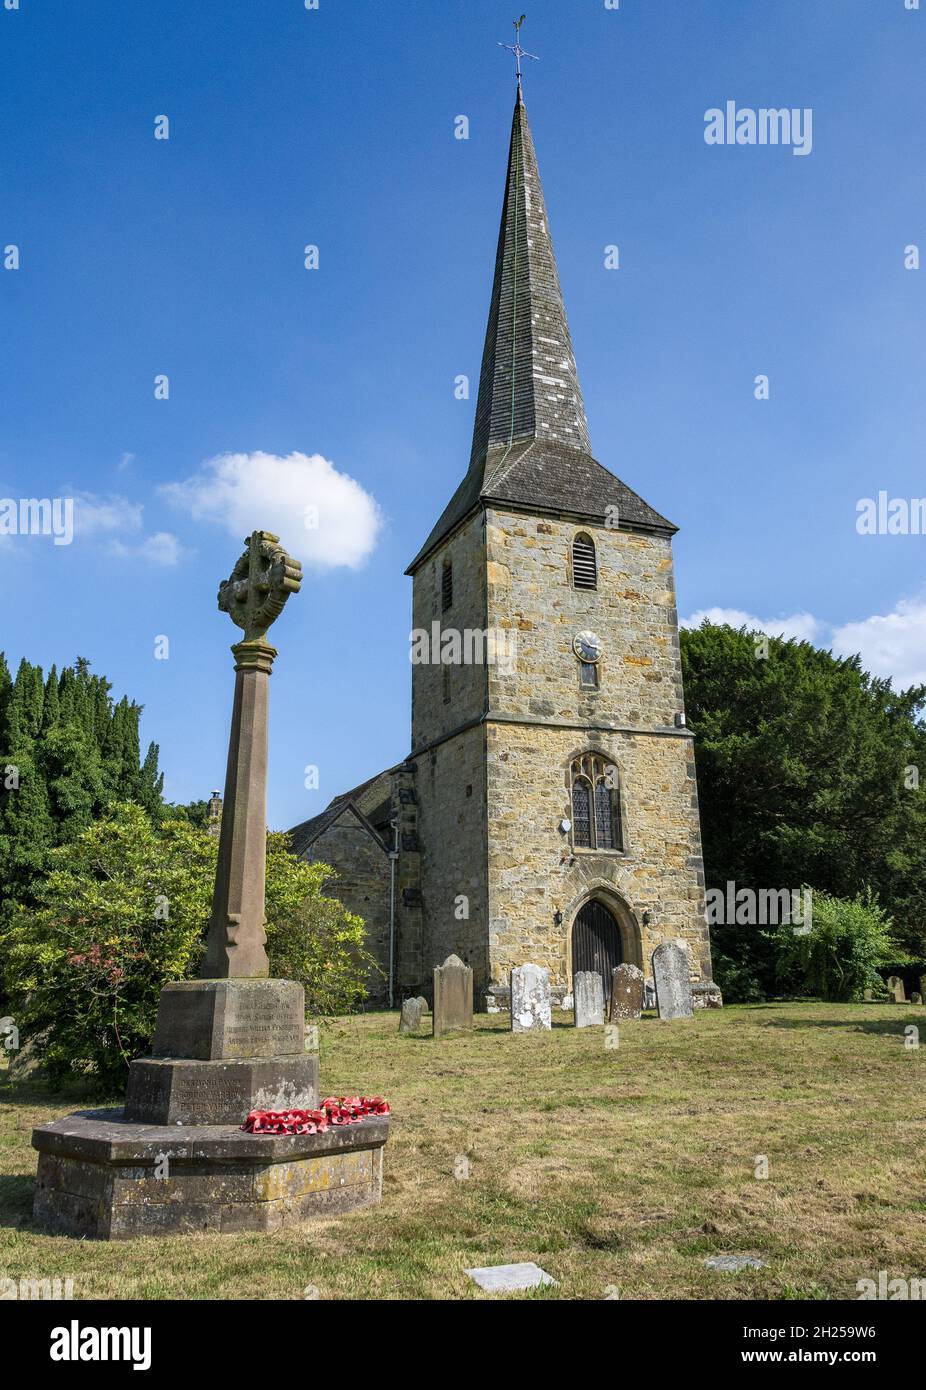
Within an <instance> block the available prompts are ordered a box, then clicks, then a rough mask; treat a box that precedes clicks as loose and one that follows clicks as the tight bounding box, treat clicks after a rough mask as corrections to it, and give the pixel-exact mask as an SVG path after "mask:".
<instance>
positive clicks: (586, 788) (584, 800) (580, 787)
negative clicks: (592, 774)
mask: <svg viewBox="0 0 926 1390" xmlns="http://www.w3.org/2000/svg"><path fill="white" fill-rule="evenodd" d="M591 801H592V788H591V784H590V783H589V782H587V781H586V780H585V778H584V777H574V778H573V782H572V840H573V844H576V845H579V847H580V848H582V849H591V846H592V809H591Z"/></svg>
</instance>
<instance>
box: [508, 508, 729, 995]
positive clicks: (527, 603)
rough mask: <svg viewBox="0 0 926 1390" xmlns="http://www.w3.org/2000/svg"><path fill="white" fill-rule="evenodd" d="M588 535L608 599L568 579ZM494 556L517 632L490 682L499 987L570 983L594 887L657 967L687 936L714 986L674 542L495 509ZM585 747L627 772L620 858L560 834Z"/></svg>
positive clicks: (699, 968)
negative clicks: (586, 901)
mask: <svg viewBox="0 0 926 1390" xmlns="http://www.w3.org/2000/svg"><path fill="white" fill-rule="evenodd" d="M578 531H585V532H587V533H588V534H590V535H591V536H592V537H593V539H594V541H595V546H596V553H597V562H598V587H597V589H596V590H578V589H575V588H573V585H572V574H571V557H572V542H573V538H574V536H575V534H576V533H577V532H578ZM486 558H487V573H486V578H487V601H488V609H487V611H488V615H489V621H490V622H491V623H496V624H498V625H500V626H502V627H508V628H509V629H511V630H513V631H517V633H518V647H517V655H516V660H515V662H514V668H513V670H512V672H511V673H510V674H504V673H503V672H502V670H501V669H495V668H490V669H489V673H488V691H489V715H488V726H487V766H488V787H487V807H488V825H487V832H488V845H489V875H488V879H489V951H490V973H491V976H492V980H493V981H494V982H496V983H499V984H504V983H505V982H506V981H507V973H508V971H509V969H510V968H511V967H512V966H513V965H519V964H523V963H524V961H525V960H534V961H536V962H537V963H538V964H543V965H546V966H548V967H549V968H550V971H551V976H552V978H553V981H554V982H555V983H556V984H558V985H560V986H566V985H568V982H569V978H570V975H571V960H570V955H569V932H570V928H571V923H572V918H573V916H574V914H575V911H576V910H577V908H578V906H579V905H580V904H581V901H582V898H583V896H584V895H585V894H587V893H588V892H589V891H590V890H592V889H599V890H603V891H606V890H607V889H610V890H611V891H613V892H614V893H616V894H618V895H619V896H620V899H621V900H622V901H623V902H625V903H626V904H627V907H628V909H629V913H630V915H631V917H632V919H633V923H634V930H635V932H636V933H637V939H638V942H639V952H640V956H641V959H640V960H638V962H637V963H639V964H641V965H643V966H644V968H645V970H646V973H647V974H648V973H649V961H650V956H651V954H652V950H653V948H654V947H655V946H656V945H657V944H658V943H659V941H661V940H665V939H670V938H671V939H677V938H681V939H684V940H685V941H686V942H687V943H688V944H689V946H690V948H691V956H692V965H693V974H694V977H695V979H699V978H700V979H710V975H711V968H710V948H709V942H708V933H707V928H706V925H705V921H704V914H703V893H704V878H703V864H702V859H701V840H700V826H699V822H698V809H697V785H696V780H695V768H694V755H693V748H692V741H691V738H690V736H689V735H688V734H687V733H686V732H685V731H684V730H679V729H677V728H676V727H675V715H676V713H677V712H678V711H680V710H682V709H683V708H684V703H683V695H682V679H681V659H680V654H679V646H678V630H677V615H676V610H675V589H674V579H673V573H672V555H671V544H670V541H669V539H668V538H667V537H660V536H652V535H648V534H647V535H644V534H639V533H633V532H628V531H620V530H616V529H615V530H609V529H606V528H604V527H590V526H578V525H575V524H573V523H571V522H567V521H564V520H560V519H551V518H538V517H533V516H527V515H524V514H518V513H512V512H502V511H497V510H494V509H490V510H489V512H488V516H487V528H486ZM582 628H590V629H591V630H593V631H594V632H595V633H596V634H597V635H598V636H599V637H600V638H601V640H602V643H603V656H602V660H601V663H600V672H601V674H600V684H599V688H598V689H597V690H594V691H587V690H584V689H582V688H581V687H580V685H579V663H578V662H577V660H576V658H575V656H574V654H573V651H572V639H573V637H574V635H575V633H576V632H577V631H579V630H581V629H582ZM589 748H591V749H597V750H599V751H600V752H601V753H602V755H603V756H605V757H606V758H607V759H608V760H609V761H610V762H612V763H613V764H614V766H615V767H617V769H618V772H619V776H620V783H621V803H622V815H623V826H624V835H625V849H624V852H617V851H612V852H603V853H594V852H592V851H589V850H583V849H579V848H575V847H574V846H573V845H572V843H571V837H570V836H564V835H563V833H562V832H561V831H560V830H559V828H558V827H559V822H560V821H561V820H562V819H563V818H564V817H566V818H569V819H571V815H572V812H571V808H570V801H569V775H568V774H569V762H570V759H571V758H572V757H573V756H574V755H575V754H576V753H577V752H579V751H581V750H583V749H589ZM557 912H559V913H562V914H563V916H562V922H561V923H560V924H559V925H558V926H557V925H556V923H555V920H554V918H555V914H556V913H557ZM644 912H647V913H649V915H650V923H649V925H648V926H644V924H643V921H642V918H643V913H644Z"/></svg>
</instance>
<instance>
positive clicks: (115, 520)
mask: <svg viewBox="0 0 926 1390" xmlns="http://www.w3.org/2000/svg"><path fill="white" fill-rule="evenodd" d="M143 510H144V508H143V507H142V505H141V503H140V502H130V501H129V499H128V498H127V497H120V496H115V495H112V496H109V497H99V496H97V494H96V493H93V492H78V493H75V494H74V534H75V536H76V537H77V539H78V540H84V539H86V538H87V537H88V536H99V535H101V534H102V535H105V534H106V533H107V532H111V531H140V530H141V519H142V512H143Z"/></svg>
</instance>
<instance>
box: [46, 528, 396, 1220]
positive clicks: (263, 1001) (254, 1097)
mask: <svg viewBox="0 0 926 1390" xmlns="http://www.w3.org/2000/svg"><path fill="white" fill-rule="evenodd" d="M245 544H246V545H247V550H246V552H245V554H244V555H243V556H242V557H241V559H240V560H239V561H238V563H237V565H236V566H235V569H234V571H233V572H232V575H231V578H230V579H228V580H227V581H226V582H225V583H224V584H223V585H222V586H221V588H220V589H219V607H220V608H221V609H223V610H224V611H225V612H227V613H229V614H230V616H231V617H232V619H233V621H234V622H235V623H237V624H238V626H239V627H242V628H244V640H243V641H241V642H238V643H237V644H236V645H235V646H234V647H232V653H233V655H234V657H235V700H234V707H233V711H232V722H231V737H230V740H229V749H228V768H227V773H226V779H225V803H224V811H223V816H222V828H221V832H220V838H219V854H218V864H217V867H216V879H215V890H214V892H213V897H212V916H211V919H210V923H209V931H208V936H207V941H206V952H205V958H204V962H203V968H202V971H201V978H200V979H197V980H179V981H176V982H175V983H171V984H167V985H165V986H164V988H163V989H162V990H161V996H160V1001H159V1005H158V1017H157V1025H156V1028H155V1034H154V1041H153V1043H152V1047H151V1056H150V1057H142V1058H139V1059H137V1060H136V1061H134V1062H132V1063H131V1064H130V1066H129V1081H128V1089H127V1093H126V1103H125V1108H124V1109H123V1110H88V1111H83V1112H81V1113H79V1114H77V1115H70V1116H69V1117H68V1118H67V1119H64V1120H57V1121H55V1123H54V1124H50V1125H40V1126H39V1127H38V1128H37V1129H35V1130H33V1132H32V1145H33V1148H35V1149H37V1150H38V1151H39V1168H38V1177H37V1179H36V1193H35V1203H34V1208H33V1214H34V1217H35V1220H36V1221H37V1222H38V1223H39V1224H40V1225H41V1226H42V1227H44V1229H45V1230H49V1231H54V1232H56V1233H58V1234H65V1235H75V1236H85V1237H86V1236H89V1237H96V1238H100V1239H107V1240H115V1239H118V1238H120V1237H123V1236H140V1235H167V1234H172V1233H173V1234H175V1233H177V1232H183V1231H218V1232H222V1231H267V1230H276V1229H278V1228H279V1227H281V1226H284V1225H288V1224H294V1223H296V1222H298V1221H303V1220H306V1219H307V1218H309V1217H311V1216H313V1215H319V1214H326V1215H327V1214H330V1213H332V1212H339V1211H347V1210H349V1209H350V1208H351V1207H355V1206H364V1205H367V1204H369V1203H371V1202H378V1201H379V1200H380V1196H381V1194H382V1154H383V1145H384V1144H385V1142H386V1139H387V1137H388V1133H389V1121H388V1119H386V1118H384V1117H381V1116H377V1117H375V1118H366V1119H363V1120H361V1121H359V1122H358V1123H356V1124H350V1125H343V1126H332V1128H331V1129H329V1130H327V1131H325V1132H324V1133H321V1134H304V1135H267V1134H249V1133H245V1132H244V1131H243V1130H242V1128H241V1126H242V1124H243V1123H244V1121H245V1119H246V1118H247V1116H248V1113H249V1112H250V1111H251V1110H314V1109H316V1107H317V1106H318V1102H319V1082H318V1057H317V1056H316V1055H314V1054H313V1053H307V1052H306V1051H305V993H304V991H303V988H302V986H301V985H300V984H297V983H296V982H295V981H292V980H271V979H268V978H267V976H268V972H269V964H268V960H267V953H266V951H265V950H264V945H265V942H266V939H267V938H266V931H265V929H264V928H265V917H264V879H265V872H266V833H267V832H266V782H267V716H268V708H269V680H270V672H271V669H272V666H273V659H274V657H275V656H276V651H275V649H274V648H273V647H272V646H271V645H270V643H269V642H267V641H266V633H267V629H268V627H269V626H270V624H271V623H272V622H273V621H274V619H275V618H277V617H278V616H279V614H280V613H281V611H282V609H283V605H284V603H285V602H286V599H287V597H288V596H289V594H290V593H295V592H297V591H298V589H299V584H300V580H301V567H300V566H299V565H298V564H297V563H296V562H295V561H294V560H292V559H290V557H289V556H288V555H287V554H286V552H285V551H284V550H283V549H282V547H281V546H280V545H279V544H278V541H277V537H276V536H272V535H270V534H269V532H266V531H255V532H254V533H253V534H252V535H251V536H249V537H248V539H247V541H246V542H245Z"/></svg>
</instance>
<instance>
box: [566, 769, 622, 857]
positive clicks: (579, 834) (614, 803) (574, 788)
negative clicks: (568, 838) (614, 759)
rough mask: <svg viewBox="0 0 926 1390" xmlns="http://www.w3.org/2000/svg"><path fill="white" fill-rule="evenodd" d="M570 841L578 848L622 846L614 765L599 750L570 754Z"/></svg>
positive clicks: (612, 847) (619, 847)
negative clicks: (575, 755)
mask: <svg viewBox="0 0 926 1390" xmlns="http://www.w3.org/2000/svg"><path fill="white" fill-rule="evenodd" d="M569 780H570V788H571V792H572V842H573V844H574V845H575V846H576V848H578V849H599V850H604V849H618V850H620V849H623V847H624V844H623V835H622V831H621V803H620V781H619V776H618V771H617V768H616V767H615V766H614V764H613V763H611V762H609V761H608V759H607V758H604V757H602V756H601V754H600V753H582V754H580V756H579V757H578V758H573V760H572V763H571V766H570V771H569Z"/></svg>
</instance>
